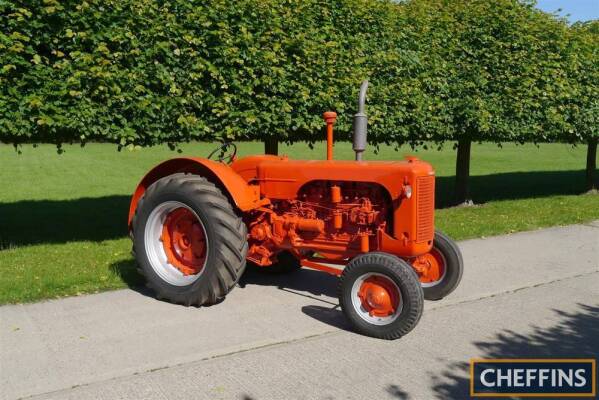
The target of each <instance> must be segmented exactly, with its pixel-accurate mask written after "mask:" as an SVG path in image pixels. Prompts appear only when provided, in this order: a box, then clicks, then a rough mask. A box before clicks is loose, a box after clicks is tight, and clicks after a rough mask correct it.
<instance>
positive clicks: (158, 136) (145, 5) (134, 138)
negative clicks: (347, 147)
mask: <svg viewBox="0 0 599 400" xmlns="http://www.w3.org/2000/svg"><path fill="white" fill-rule="evenodd" d="M395 7H396V6H395V5H393V4H392V3H390V2H385V1H366V0H336V1H315V0H272V1H264V0H241V1H226V0H222V1H219V0H212V1H188V0H173V1H165V2H162V1H151V0H86V1H80V2H79V1H57V0H43V1H40V0H33V1H30V2H27V4H23V3H21V2H17V1H1V2H0V15H1V16H0V25H2V26H3V31H2V33H1V34H0V65H1V66H2V67H1V70H0V109H2V110H4V111H5V112H3V113H2V115H0V140H2V141H4V142H9V143H19V142H30V141H34V142H35V141H39V142H54V143H61V142H69V141H73V140H74V141H86V140H107V141H111V142H116V143H119V144H120V145H123V146H124V145H130V144H136V145H152V144H157V143H164V142H167V143H176V142H180V141H189V140H214V139H220V138H235V139H262V138H264V137H265V136H266V135H276V136H278V137H279V138H281V139H282V140H299V139H307V140H315V139H319V138H320V135H321V134H320V128H321V127H322V125H323V123H322V119H321V114H322V112H323V111H324V110H327V109H335V110H337V111H338V112H339V113H340V114H341V118H340V123H341V124H340V128H341V129H342V130H345V131H348V129H349V122H350V120H349V115H350V114H351V112H353V103H354V102H355V95H356V91H357V88H358V86H359V82H360V81H361V80H362V79H363V78H365V77H366V76H368V75H369V70H368V68H369V67H371V66H372V65H371V64H370V63H369V58H370V57H372V56H373V52H375V51H376V50H377V48H371V43H372V42H377V41H378V40H379V38H381V37H383V36H388V35H389V32H388V31H387V30H388V27H389V23H388V20H389V18H390V16H391V15H392V9H394V8H395ZM378 50H380V49H378Z"/></svg>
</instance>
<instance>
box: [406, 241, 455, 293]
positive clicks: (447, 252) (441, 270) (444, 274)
mask: <svg viewBox="0 0 599 400" xmlns="http://www.w3.org/2000/svg"><path fill="white" fill-rule="evenodd" d="M411 262H412V266H413V267H414V269H415V270H416V273H417V274H418V276H419V279H420V283H421V284H422V288H423V289H424V298H425V299H427V300H441V299H442V298H444V297H445V296H447V295H449V294H450V293H451V292H453V291H454V290H455V289H456V288H457V287H458V285H459V283H460V281H461V280H462V274H463V273H464V260H463V258H462V253H461V252H460V249H459V247H458V246H457V244H456V243H455V242H454V241H453V240H452V239H451V238H450V237H449V236H447V235H445V234H444V233H442V232H439V231H435V238H434V241H433V248H432V249H431V251H430V252H429V253H427V254H425V255H423V256H420V257H416V258H414V259H412V260H411Z"/></svg>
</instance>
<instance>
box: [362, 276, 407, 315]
mask: <svg viewBox="0 0 599 400" xmlns="http://www.w3.org/2000/svg"><path fill="white" fill-rule="evenodd" d="M351 301H352V306H353V308H354V311H355V312H356V313H357V314H358V315H359V316H360V318H362V319H363V320H364V321H366V322H368V323H369V324H373V325H379V326H380V325H388V324H390V323H392V322H393V321H395V320H396V319H397V317H399V315H400V314H401V312H402V310H403V299H402V296H401V291H400V290H399V286H397V284H396V283H395V282H394V281H393V280H392V279H391V278H389V277H388V276H387V275H384V274H379V273H375V272H371V273H367V274H364V275H362V276H360V277H358V279H356V280H355V281H354V284H353V285H352V290H351Z"/></svg>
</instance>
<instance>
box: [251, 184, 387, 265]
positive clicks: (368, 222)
mask: <svg viewBox="0 0 599 400" xmlns="http://www.w3.org/2000/svg"><path fill="white" fill-rule="evenodd" d="M256 213H258V214H259V215H255V216H253V217H252V218H251V222H249V224H248V227H249V245H250V247H249V251H248V259H249V260H250V261H253V262H254V263H256V264H258V265H262V266H267V265H271V264H272V263H273V262H274V261H275V257H276V254H275V253H276V252H277V251H279V250H281V249H287V250H290V251H292V252H293V253H295V254H296V255H298V256H306V255H309V254H310V253H318V254H319V255H320V256H323V257H326V258H329V259H337V260H342V259H345V258H347V257H349V256H350V255H351V254H352V253H355V252H356V251H358V252H368V251H369V249H370V247H371V242H372V241H373V240H376V233H377V230H383V231H384V230H386V229H387V226H391V223H390V222H391V221H390V219H391V218H392V215H393V214H392V212H391V205H390V200H389V199H388V196H387V195H386V193H385V190H384V189H383V188H382V187H381V186H380V185H377V184H374V183H364V182H332V181H314V182H310V183H308V184H306V185H305V186H304V187H302V188H301V190H300V191H299V193H298V196H297V198H296V199H292V200H277V201H273V203H272V205H271V206H270V207H262V208H260V209H259V210H257V211H256Z"/></svg>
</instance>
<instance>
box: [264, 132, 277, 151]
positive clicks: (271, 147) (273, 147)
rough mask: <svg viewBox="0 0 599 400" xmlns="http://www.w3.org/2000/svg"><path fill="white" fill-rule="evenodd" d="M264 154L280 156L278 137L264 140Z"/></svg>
mask: <svg viewBox="0 0 599 400" xmlns="http://www.w3.org/2000/svg"><path fill="white" fill-rule="evenodd" d="M264 154H273V155H275V156H276V155H279V139H278V138H277V137H276V136H268V137H267V138H266V139H264Z"/></svg>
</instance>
